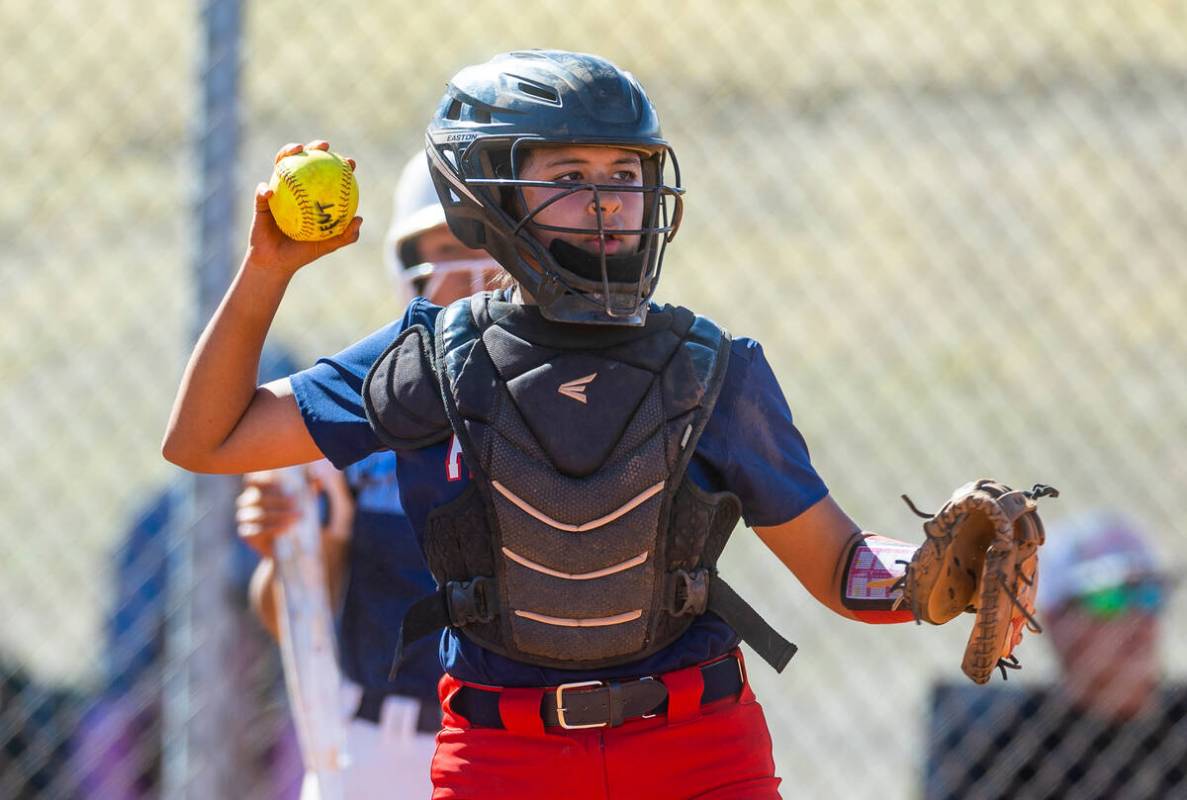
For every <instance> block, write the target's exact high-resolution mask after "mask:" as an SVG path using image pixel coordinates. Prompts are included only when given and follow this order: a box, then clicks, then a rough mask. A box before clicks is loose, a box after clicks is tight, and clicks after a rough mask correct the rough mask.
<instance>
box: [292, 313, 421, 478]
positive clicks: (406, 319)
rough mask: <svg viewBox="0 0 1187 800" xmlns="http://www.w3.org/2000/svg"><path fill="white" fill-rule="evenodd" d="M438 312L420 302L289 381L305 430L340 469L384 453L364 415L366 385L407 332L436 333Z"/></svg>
mask: <svg viewBox="0 0 1187 800" xmlns="http://www.w3.org/2000/svg"><path fill="white" fill-rule="evenodd" d="M439 311H440V307H439V306H434V305H432V304H431V303H429V302H427V301H425V300H423V299H421V298H417V299H416V300H413V301H412V303H411V304H410V305H409V306H408V309H407V311H405V313H404V316H403V317H402V318H400V319H398V320H396V321H395V322H392V323H389V324H388V325H385V326H384V327H382V328H380V329H379V330H377V331H375V332H374V333H372V334H371V335H369V336H367V337H366V338H365V339H361V340H360V341H358V342H355V343H354V344H352V345H351V346H350V347H347V348H346V349H345V350H343V351H341V352H340V353H337V354H336V355H333V356H329V357H326V358H320V359H318V360H317V363H315V364H314V365H313V366H312V367H310V368H309V369H306V370H303V371H301V372H298V373H296V374H294V375H292V376H290V377H289V381H290V383H291V384H292V387H293V395H294V397H295V398H296V400H297V407H298V408H299V409H300V410H301V417H302V418H303V419H304V420H305V427H306V428H308V430H309V434H310V435H311V436H312V437H313V441H314V442H316V443H317V446H318V448H319V449H320V450H321V451H322V454H323V455H325V457H326V458H327V459H329V461H330V463H331V464H333V465H334V466H335V467H337V468H338V469H345V468H346V467H347V466H349V465H351V464H353V463H355V462H356V461H359V460H360V459H363V458H366V457H367V456H368V455H370V454H371V453H373V452H375V451H376V450H380V449H382V447H383V445H382V444H381V443H380V441H379V439H378V438H376V436H375V433H374V431H372V430H371V425H370V423H368V422H367V413H366V411H365V410H364V409H363V398H362V390H363V380H364V379H365V378H366V377H367V373H368V372H369V371H370V369H371V365H372V364H374V363H375V360H376V359H377V358H379V356H380V355H381V354H382V353H383V351H384V350H385V349H386V348H387V346H388V345H389V344H391V343H392V342H393V341H395V338H396V337H397V336H399V335H400V332H401V331H403V330H404V329H405V328H408V327H411V326H412V325H417V324H420V325H424V326H426V327H427V328H428V329H429V330H430V331H432V330H433V326H434V323H435V322H436V319H437V312H439Z"/></svg>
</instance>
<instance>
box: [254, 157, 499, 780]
mask: <svg viewBox="0 0 1187 800" xmlns="http://www.w3.org/2000/svg"><path fill="white" fill-rule="evenodd" d="M394 207H395V210H394V214H393V218H392V224H391V227H390V228H389V230H388V234H387V237H386V241H385V247H384V260H385V262H386V264H387V266H388V269H389V271H390V273H391V276H392V278H393V279H394V280H395V282H396V285H397V289H398V292H399V297H398V298H397V300H398V303H399V306H400V307H403V306H406V305H407V304H408V303H409V302H411V300H412V299H413V298H414V297H416V296H423V297H426V298H427V299H429V300H430V301H431V302H433V303H437V304H440V305H447V304H449V303H451V302H453V301H454V300H456V299H458V298H460V297H465V296H468V295H470V294H473V293H475V292H479V291H482V290H483V289H484V288H485V287H486V285H487V284H488V282H490V281H491V280H492V279H493V278H495V277H496V276H497V275H499V274H500V272H501V270H500V268H499V267H498V265H497V264H496V263H495V262H494V261H492V260H491V259H490V257H489V256H488V255H487V254H486V252H485V251H482V250H471V249H469V248H466V247H465V246H463V245H462V244H461V243H460V242H458V240H457V239H456V238H454V236H453V234H452V233H450V231H449V228H448V226H447V225H446V223H445V213H444V211H443V210H442V208H441V204H440V202H439V201H438V199H437V192H436V190H435V189H434V188H433V183H432V180H431V179H430V177H429V170H428V165H427V163H426V160H425V156H424V153H423V152H418V153H417V154H416V155H415V156H413V158H412V159H411V160H410V161H409V162H408V164H407V165H406V166H405V167H404V170H403V172H402V173H401V175H400V179H399V182H398V183H397V185H396V191H395V202H394ZM308 473H309V474H310V476H311V477H312V478H313V480H315V481H316V483H317V484H318V486H319V487H320V488H321V490H322V492H323V494H324V496H325V498H326V500H327V511H328V513H327V514H326V515H325V518H324V520H323V521H324V527H323V540H324V542H325V548H324V552H325V555H326V562H327V570H328V572H329V573H330V574H329V575H328V576H327V580H328V581H329V585H330V587H331V596H332V597H334V598H335V599H336V600H337V602H339V603H340V609H341V611H340V614H339V623H338V646H339V663H340V666H341V669H342V673H343V677H344V679H345V680H346V681H347V685H346V686H344V687H343V695H344V707H345V708H347V710H348V712H349V714H350V716H351V718H350V720H349V721H348V733H347V736H348V752H349V754H350V760H351V762H350V766H348V767H347V770H346V774H345V787H346V796H347V797H350V798H352V799H353V798H362V799H364V800H365V799H366V798H379V797H384V798H387V797H428V796H429V794H431V793H432V783H431V781H430V778H429V762H430V761H431V759H432V755H433V749H434V747H435V739H434V735H435V734H436V732H437V731H438V730H439V729H440V727H441V713H440V708H439V705H438V702H437V680H438V679H439V678H440V677H441V666H440V662H439V660H438V656H437V642H436V640H435V639H425V640H422V641H420V642H416V643H415V644H412V645H410V646H409V647H408V648H407V651H406V652H407V653H408V655H407V658H406V660H405V661H404V663H403V664H402V666H401V668H400V671H399V675H398V677H397V678H396V680H394V681H389V680H388V674H389V671H390V670H391V664H392V656H393V653H394V652H395V647H396V638H397V635H398V633H399V628H400V622H401V621H402V620H403V618H404V614H405V612H406V611H407V609H408V606H409V605H411V603H412V601H413V600H415V599H416V598H418V597H421V596H423V595H425V594H427V593H430V592H432V591H433V590H434V587H435V584H434V581H433V577H432V576H431V575H430V574H429V570H428V566H427V565H426V564H425V560H424V556H423V555H422V554H421V551H420V547H419V545H418V544H417V542H416V539H415V537H414V534H413V532H412V528H411V526H410V525H409V523H408V520H407V518H406V517H405V515H404V509H403V506H402V504H401V502H400V495H399V491H398V489H397V486H396V458H395V454H394V453H393V452H391V451H390V450H387V451H382V452H378V453H375V454H374V455H372V456H371V457H369V458H366V459H364V460H362V461H360V462H358V463H356V464H353V465H351V466H350V467H348V468H347V469H346V470H345V472H338V471H337V470H335V469H334V468H333V467H332V466H330V465H329V463H328V462H325V461H322V462H318V463H317V464H315V465H310V467H309V468H308ZM238 505H239V512H238V518H239V530H240V534H241V535H242V536H243V537H244V538H245V539H246V540H247V541H248V542H249V543H251V544H252V546H253V547H255V548H256V549H257V550H258V551H259V552H260V553H261V555H263V556H264V559H263V561H262V562H261V564H260V567H259V568H258V570H257V572H256V575H255V576H254V579H253V603H254V604H255V606H256V608H257V610H258V612H259V613H260V615H261V618H262V619H263V621H264V624H265V626H266V627H267V628H268V629H269V630H270V631H271V632H272V633H273V635H275V634H276V630H277V609H276V606H275V604H274V602H273V600H272V593H271V590H270V587H271V582H272V580H273V575H274V564H273V561H272V559H271V548H272V540H273V538H274V537H275V536H276V535H278V534H280V533H283V532H284V531H285V530H287V528H288V527H289V526H290V525H291V524H292V522H293V514H294V511H293V505H292V503H291V502H290V501H289V500H288V498H287V497H286V496H285V495H284V493H283V492H282V491H281V489H280V487H279V486H278V485H277V484H276V483H275V476H274V475H273V474H271V473H252V474H250V475H248V476H246V477H245V479H244V491H243V493H242V494H241V495H240V497H239V501H238ZM313 791H314V790H313V789H312V788H311V787H310V786H309V785H307V786H306V789H305V790H304V792H303V795H302V797H303V800H310V798H311V796H312V793H313Z"/></svg>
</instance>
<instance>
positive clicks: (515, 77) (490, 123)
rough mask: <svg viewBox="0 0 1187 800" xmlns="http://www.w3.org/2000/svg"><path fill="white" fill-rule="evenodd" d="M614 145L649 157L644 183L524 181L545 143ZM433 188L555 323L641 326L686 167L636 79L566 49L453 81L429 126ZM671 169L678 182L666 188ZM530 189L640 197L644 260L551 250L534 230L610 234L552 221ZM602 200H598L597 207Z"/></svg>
mask: <svg viewBox="0 0 1187 800" xmlns="http://www.w3.org/2000/svg"><path fill="white" fill-rule="evenodd" d="M548 144H554V145H607V146H613V147H620V148H624V149H627V150H632V151H635V152H638V153H639V154H640V159H641V164H642V185H641V186H630V187H624V186H618V185H615V186H598V185H595V184H591V183H572V182H563V183H562V182H556V181H525V180H521V179H520V168H521V165H522V163H523V159H524V153H525V151H526V149H528V148H531V147H532V146H535V145H548ZM426 146H427V150H428V153H429V162H430V168H431V171H432V175H433V181H434V183H435V184H436V187H437V194H438V196H439V197H440V200H441V205H442V206H443V207H444V210H445V217H446V219H447V220H448V222H449V227H450V229H451V230H452V231H453V233H454V235H455V236H457V237H458V238H459V239H460V240H461V241H462V242H463V243H464V244H466V245H467V246H469V247H481V248H483V249H485V250H487V251H488V252H489V253H490V254H491V255H493V256H494V257H495V259H496V260H497V261H498V262H499V263H500V264H502V265H503V267H504V268H505V269H506V270H507V271H508V272H510V273H511V275H512V276H514V277H515V279H516V280H518V281H519V282H520V284H521V285H522V286H523V288H524V289H525V290H526V291H528V292H530V293H531V294H532V296H533V297H534V298H535V300H536V302H537V303H539V305H540V309H541V312H542V313H543V314H544V316H545V317H547V318H549V319H552V320H556V321H558V322H577V323H602V324H619V325H641V324H643V322H644V320H645V319H646V315H647V304H648V301H649V300H650V298H651V295H652V294H653V293H654V292H655V288H656V284H657V283H658V281H659V273H660V268H661V265H662V263H663V254H664V250H665V248H666V245H667V243H668V242H669V241H670V240H671V239H672V237H673V236H675V234H676V230H677V229H678V228H679V226H680V216H681V194H683V191H684V190H683V188H682V187H681V186H680V169H679V165H678V164H677V161H676V157H675V154H674V153H673V152H672V149H671V148H670V147H669V146H668V143H667V142H666V141H665V140H664V139H663V136H662V133H661V131H660V126H659V119H658V117H657V115H656V112H655V107H654V106H653V105H652V104H651V101H650V100H648V99H647V95H646V94H644V92H643V88H642V87H641V86H640V85H639V83H638V81H636V80H635V78H634V77H633V76H632V75H631V74H630V73H628V72H625V71H624V70H621V69H619V68H618V67H616V66H615V65H614V64H611V63H610V62H609V61H606V60H605V59H602V58H599V57H597V56H592V55H586V54H584V53H570V52H566V51H562V50H530V51H524V52H513V53H505V54H503V55H499V56H495V57H494V58H493V59H491V60H490V61H489V62H487V63H485V64H478V65H476V66H472V67H467V68H466V69H463V70H462V71H461V72H459V73H458V74H457V75H455V76H454V77H453V79H452V80H451V81H450V82H449V86H448V88H447V89H446V92H445V96H444V97H443V98H442V100H441V105H440V106H439V107H438V109H437V113H436V114H435V115H434V117H433V120H432V122H431V123H430V124H429V128H428V132H427V141H426ZM669 168H670V170H671V172H672V181H671V184H670V185H669V183H667V182H666V181H665V177H666V173H667V171H668V169H669ZM524 186H539V187H555V188H558V189H560V190H561V194H560V195H558V196H554V197H553V198H552V199H550V200H549V201H548V202H547V203H546V204H544V205H548V204H550V203H553V202H556V200H559V199H560V198H561V197H565V196H568V195H571V194H573V193H575V192H589V193H591V196H592V197H593V198H594V199H595V201H596V199H597V197H598V193H599V192H639V193H641V194H642V195H643V199H644V202H643V220H642V224H641V227H640V228H638V229H634V230H618V231H615V233H618V234H630V235H638V236H639V237H640V240H639V248H638V251H637V252H636V253H631V254H626V255H620V256H608V255H606V253H605V251H604V249H603V250H602V252H601V253H600V254H589V253H586V252H584V251H581V252H575V251H576V248H573V247H568V248H566V247H564V246H563V243H560V246H558V243H554V244H553V246H552V247H551V248H547V247H545V246H544V245H543V244H541V243H540V242H539V241H538V240H537V239H536V238H535V237H533V236H532V235H531V234H530V233H529V232H528V231H527V230H526V226H527V225H528V223H533V222H535V224H536V226H537V227H540V228H545V229H549V230H553V231H561V232H567V233H577V234H588V235H591V236H597V237H601V236H602V234H603V233H604V232H605V229H604V228H603V225H602V219H601V216H600V214H599V215H598V216H597V222H596V223H595V226H594V227H592V228H560V227H555V226H547V225H542V224H540V223H538V222H536V221H535V219H534V218H535V215H536V214H537V213H538V212H539V211H540V210H541V208H543V207H544V205H541V206H538V207H536V208H528V206H527V202H526V201H525V199H524V192H523V188H522V187H524ZM596 204H597V203H596V202H595V205H596Z"/></svg>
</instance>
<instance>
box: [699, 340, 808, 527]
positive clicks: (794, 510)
mask: <svg viewBox="0 0 1187 800" xmlns="http://www.w3.org/2000/svg"><path fill="white" fill-rule="evenodd" d="M697 451H698V455H702V456H703V457H705V458H706V459H707V460H708V461H709V462H710V463H712V464H713V466H714V468H715V470H716V471H717V472H718V474H719V475H720V477H721V483H722V484H723V485H724V486H725V488H726V489H728V490H729V491H731V492H733V493H734V494H736V495H738V498H739V499H740V500H741V501H742V517H743V519H744V520H745V522H746V525H748V526H749V527H752V528H753V527H755V526H770V525H778V524H780V523H783V522H787V521H788V520H791V519H794V518H795V517H797V516H799V515H800V514H801V513H802V512H804V511H806V510H807V509H809V508H810V507H812V506H813V505H815V504H816V503H817V502H819V501H820V500H821V499H822V498H824V497H825V495H827V494H828V488H827V487H826V486H825V484H824V481H823V480H822V479H821V478H820V476H819V475H818V474H816V469H815V468H814V467H813V466H812V460H811V458H810V456H809V454H808V445H807V444H806V443H805V441H804V437H803V436H802V435H800V432H799V430H798V429H797V428H796V426H795V423H794V422H793V420H792V414H791V408H790V406H788V404H787V399H786V398H785V397H784V396H783V390H782V389H781V388H780V387H779V381H778V379H777V378H776V377H775V373H774V372H772V371H771V365H770V364H769V363H768V362H767V359H766V356H764V355H763V351H762V346H761V345H760V344H759V343H758V342H756V341H754V340H753V339H746V338H739V339H735V340H734V342H733V344H732V346H731V350H730V363H729V367H728V368H727V370H726V377H725V384H724V385H723V386H722V389H721V395H720V396H719V398H718V400H717V406H716V408H715V410H714V413H713V416H712V417H710V419H709V423H708V424H707V425H706V426H705V431H704V433H703V434H702V436H701V440H700V442H698V444H697Z"/></svg>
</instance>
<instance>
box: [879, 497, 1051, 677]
mask: <svg viewBox="0 0 1187 800" xmlns="http://www.w3.org/2000/svg"><path fill="white" fill-rule="evenodd" d="M1058 496H1059V492H1057V491H1056V490H1055V489H1052V488H1051V487H1049V486H1044V485H1042V484H1035V486H1034V488H1033V489H1031V490H1030V491H1013V490H1011V489H1010V487H1009V486H1005V485H1003V484H1000V483H997V482H996V481H991V480H979V481H977V482H976V483H970V484H965V485H964V486H962V487H960V488H959V489H957V490H956V492H954V493H953V495H952V497H951V499H949V500H948V502H947V503H945V504H944V507H943V508H941V509H940V510H939V512H937V513H936V514H935V515H928V514H924V513H923V512H921V511H919V509H917V508H915V505H914V504H913V503H911V501H910V499H909V498H907V496H906V495H904V496H903V499H904V500H906V502H907V505H909V506H910V507H911V510H912V511H914V512H915V513H916V514H918V515H919V516H921V517H923V518H924V519H926V520H927V521H926V522H925V523H923V531H924V533H925V534H927V540H926V541H925V542H924V543H923V546H922V547H920V548H919V549H918V550H917V551H916V552H915V555H914V556H913V557H912V558H911V562H910V563H909V564H908V565H907V570H906V574H905V575H903V577H902V578H901V579H900V580H899V585H900V586H901V588H902V591H903V593H902V596H901V597H900V598H899V601H898V603H897V604H896V605H901V604H905V605H906V606H907V607H908V608H910V609H911V612H912V613H913V614H914V615H915V621H916V622H920V621H923V622H930V623H932V624H933V625H942V624H943V623H945V622H947V621H948V620H950V619H952V618H953V617H955V616H956V615H957V614H960V613H961V612H962V611H970V612H973V613H975V614H976V615H977V618H976V621H975V622H974V623H973V632H972V634H971V635H970V636H969V641H968V645H967V646H966V647H965V651H964V662H963V663H962V664H961V669H963V670H964V673H965V674H966V675H968V676H969V677H970V678H972V680H973V681H974V682H975V683H985V682H986V681H988V680H989V678H990V676H991V675H992V674H993V671H994V669H1001V672H1002V678H1005V677H1006V669H1007V668H1009V669H1018V668H1019V663H1018V659H1017V658H1016V657H1015V656H1014V655H1013V652H1014V648H1015V647H1017V646H1018V643H1019V642H1021V641H1022V629H1023V628H1024V627H1027V628H1030V629H1031V630H1032V631H1033V632H1035V633H1041V632H1042V629H1041V628H1040V627H1039V624H1038V623H1037V622H1036V621H1035V618H1034V597H1035V591H1036V589H1037V588H1038V572H1039V558H1038V553H1039V546H1040V545H1042V544H1043V538H1044V536H1043V523H1042V520H1040V519H1039V514H1038V511H1037V510H1036V509H1037V507H1038V503H1037V502H1036V501H1037V500H1038V499H1039V498H1040V497H1058Z"/></svg>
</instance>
